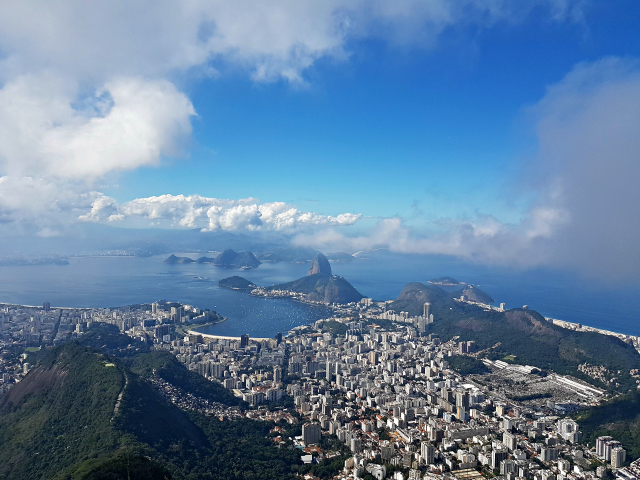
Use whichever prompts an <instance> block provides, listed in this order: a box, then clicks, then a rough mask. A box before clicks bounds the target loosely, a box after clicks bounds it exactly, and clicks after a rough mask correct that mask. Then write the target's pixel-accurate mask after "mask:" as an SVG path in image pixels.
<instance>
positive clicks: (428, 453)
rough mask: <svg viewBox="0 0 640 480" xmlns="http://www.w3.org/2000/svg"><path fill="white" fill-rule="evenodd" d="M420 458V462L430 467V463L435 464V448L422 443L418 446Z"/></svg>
mask: <svg viewBox="0 0 640 480" xmlns="http://www.w3.org/2000/svg"><path fill="white" fill-rule="evenodd" d="M420 456H421V457H422V460H423V461H424V463H426V464H427V465H431V464H432V463H435V460H436V447H434V446H433V445H432V444H431V443H429V442H422V443H421V444H420Z"/></svg>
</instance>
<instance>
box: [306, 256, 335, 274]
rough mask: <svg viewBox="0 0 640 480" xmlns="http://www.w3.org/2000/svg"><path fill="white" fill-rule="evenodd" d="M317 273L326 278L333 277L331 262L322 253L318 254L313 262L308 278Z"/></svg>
mask: <svg viewBox="0 0 640 480" xmlns="http://www.w3.org/2000/svg"><path fill="white" fill-rule="evenodd" d="M317 273H319V274H320V275H322V276H326V277H330V276H331V265H329V260H327V257H325V256H324V255H323V254H321V253H318V254H317V255H316V256H315V258H314V259H313V260H312V262H311V265H310V266H309V271H308V272H307V276H309V275H315V274H317Z"/></svg>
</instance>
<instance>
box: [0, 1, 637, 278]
mask: <svg viewBox="0 0 640 480" xmlns="http://www.w3.org/2000/svg"><path fill="white" fill-rule="evenodd" d="M25 5H26V6H25ZM42 25H46V26H47V28H42V27H41V26H42ZM639 27H640V5H639V4H638V3H637V2H634V1H620V2H597V1H589V0H575V1H572V0H529V1H523V2H507V1H490V0H464V1H460V2H445V1H442V0H433V1H431V2H421V1H417V0H406V1H401V2H394V3H388V2H382V1H373V2H360V1H356V0H353V1H347V0H331V1H325V2H289V1H287V0H278V1H275V0H274V1H272V2H256V1H253V0H245V1H240V2H234V3H233V4H230V3H227V2H197V1H196V2H192V3H191V4H189V5H185V4H182V3H181V2H165V3H163V4H161V5H158V4H155V3H153V2H151V4H150V5H145V4H144V2H140V3H139V4H135V5H132V4H130V3H129V2H124V1H114V2H110V3H109V4H108V5H101V6H100V7H95V6H94V7H90V6H87V5H84V4H83V3H81V2H74V1H72V0H69V1H68V2H62V3H61V4H60V5H58V6H53V5H47V6H44V7H43V6H41V8H39V9H38V10H34V9H32V8H29V4H28V2H7V3H6V4H5V5H3V6H2V7H0V53H1V55H0V82H1V83H0V86H1V89H0V127H3V128H0V132H2V133H0V137H1V138H0V140H2V142H0V145H2V146H1V147H0V219H2V222H3V224H4V225H5V229H6V228H9V229H16V228H17V229H21V230H23V231H25V232H30V234H34V235H41V236H57V235H64V234H65V231H66V228H67V227H68V226H69V225H73V224H75V223H82V222H101V223H105V224H110V225H115V226H121V227H136V228H147V227H169V228H201V229H204V230H214V231H215V230H220V231H223V230H228V231H234V232H250V233H254V234H259V233H260V232H265V233H267V232H268V233H269V234H273V233H274V232H275V233H278V234H282V235H284V236H286V238H287V239H289V240H291V241H292V242H293V243H294V244H299V245H308V246H314V247H316V248H321V249H325V250H327V249H345V250H351V251H355V250H359V249H367V248H374V247H379V246H385V247H388V248H391V249H392V250H395V251H401V252H406V253H436V254H447V255H454V256H459V257H463V258H466V259H469V260H473V261H480V262H485V263H502V264H504V263H506V264H512V263H513V264H524V265H526V266H537V265H561V266H563V267H566V268H573V269H585V270H586V271H588V272H590V273H591V274H596V275H600V274H602V273H603V272H605V273H607V274H610V275H615V274H618V273H619V272H620V271H621V270H626V271H628V273H629V274H630V275H633V274H634V272H637V271H640V268H638V267H639V266H640V250H639V249H638V247H637V246H636V244H637V242H634V240H633V239H634V238H636V234H637V233H638V232H637V230H639V228H638V227H640V225H638V223H639V222H638V221H637V218H640V212H639V211H638V208H639V207H635V206H634V205H636V204H640V201H638V200H639V199H638V198H637V197H638V195H637V194H635V193H633V190H634V189H633V187H632V185H634V184H635V183H634V182H635V181H636V180H640V172H639V171H638V163H639V162H638V158H637V153H636V152H637V149H636V143H634V142H635V138H637V137H640V131H636V130H640V124H639V123H640V122H638V121H637V120H638V118H637V114H636V113H635V112H636V111H637V109H636V108H635V105H636V103H640V77H639V72H640V66H639V63H638V59H639V58H640V42H639V41H638V31H640V28H639ZM594 185H598V187H597V188H594ZM621 192H623V195H622V196H621V195H620V193H621ZM621 198H623V201H621ZM612 212H613V213H612ZM594 224H599V225H605V226H606V230H607V232H608V233H607V234H606V235H604V234H599V233H598V232H594V231H593V228H592V226H593V225H594ZM7 226H8V227H7ZM602 252H608V253H606V255H605V257H606V258H603V259H602V260H601V261H597V262H594V261H593V257H594V253H597V254H598V255H599V256H601V255H602ZM585 262H586V263H585ZM586 264H588V265H587V267H586V268H585V267H584V265H586Z"/></svg>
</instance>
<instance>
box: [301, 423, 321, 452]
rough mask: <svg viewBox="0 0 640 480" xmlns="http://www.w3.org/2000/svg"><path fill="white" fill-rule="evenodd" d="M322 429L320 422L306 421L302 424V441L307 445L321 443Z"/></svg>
mask: <svg viewBox="0 0 640 480" xmlns="http://www.w3.org/2000/svg"><path fill="white" fill-rule="evenodd" d="M321 438H322V431H321V430H320V424H319V423H305V424H304V425H302V443H304V445H305V447H306V446H307V445H313V444H319V443H320V439H321Z"/></svg>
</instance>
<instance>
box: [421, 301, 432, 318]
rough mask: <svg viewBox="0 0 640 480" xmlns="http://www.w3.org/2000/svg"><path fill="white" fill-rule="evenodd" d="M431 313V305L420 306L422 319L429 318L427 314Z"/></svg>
mask: <svg viewBox="0 0 640 480" xmlns="http://www.w3.org/2000/svg"><path fill="white" fill-rule="evenodd" d="M430 313H431V304H430V303H429V302H426V303H425V304H424V305H423V306H422V318H429V314H430Z"/></svg>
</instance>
